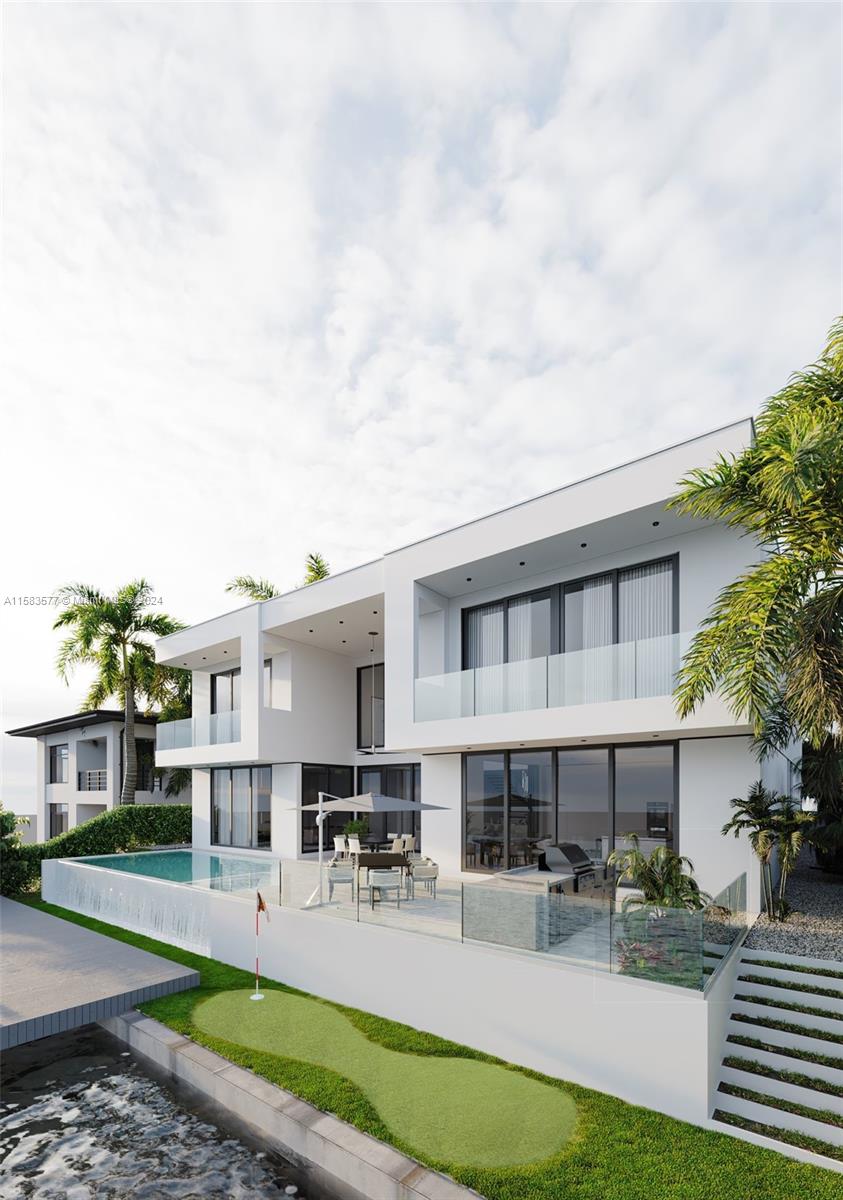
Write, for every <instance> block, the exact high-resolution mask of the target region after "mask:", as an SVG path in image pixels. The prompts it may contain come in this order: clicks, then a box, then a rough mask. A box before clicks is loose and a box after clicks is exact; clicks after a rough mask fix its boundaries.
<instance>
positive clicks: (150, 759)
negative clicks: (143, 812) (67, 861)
mask: <svg viewBox="0 0 843 1200" xmlns="http://www.w3.org/2000/svg"><path fill="white" fill-rule="evenodd" d="M156 720H157V718H156V717H154V716H153V717H137V718H136V721H135V745H136V747H137V755H138V784H137V791H136V793H135V802H136V803H137V804H159V803H163V802H164V801H166V800H167V797H166V795H165V789H166V786H167V779H166V776H165V777H164V778H161V776H159V775H156V774H155V724H156ZM124 725H125V722H124V717H123V713H122V711H120V710H119V709H117V710H111V709H94V710H92V711H90V712H82V713H74V714H73V715H72V716H70V717H59V718H57V719H55V720H52V721H42V722H39V723H38V724H36V725H22V726H21V727H20V728H19V729H9V730H7V733H8V734H9V735H10V736H11V737H30V738H35V739H36V740H37V742H38V758H37V768H36V770H37V792H36V795H37V800H36V803H37V821H38V840H39V841H46V839H47V838H51V837H55V836H56V834H58V833H64V832H65V831H66V830H68V829H73V828H74V827H75V826H76V825H79V824H81V822H82V821H87V820H88V819H89V818H90V817H96V816H98V815H99V814H100V813H102V812H105V811H106V809H109V808H114V807H116V806H117V805H118V804H119V803H120V792H121V789H122V784H123V729H124ZM179 800H180V801H181V802H182V803H189V801H190V789H189V788H188V789H186V790H185V791H184V792H183V793H181V794H180V796H179ZM30 828H31V827H30Z"/></svg>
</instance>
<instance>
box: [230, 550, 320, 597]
mask: <svg viewBox="0 0 843 1200" xmlns="http://www.w3.org/2000/svg"><path fill="white" fill-rule="evenodd" d="M330 574H331V568H330V567H329V566H328V563H327V562H326V561H325V559H324V558H323V556H322V555H321V554H308V556H307V559H306V561H305V576H304V579H303V580H302V583H301V586H302V587H307V585H308V584H310V583H318V582H319V580H320V579H327V578H328V576H329V575H330ZM225 590H226V591H227V592H235V593H236V594H237V595H238V596H245V597H246V599H247V600H273V599H274V598H275V597H276V596H280V595H281V590H280V589H279V588H277V587H276V586H275V584H274V583H271V582H270V581H269V580H268V579H256V578H255V577H254V575H235V576H234V578H233V579H232V580H230V581H229V582H228V583H227V584H226V585H225Z"/></svg>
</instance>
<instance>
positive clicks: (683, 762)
mask: <svg viewBox="0 0 843 1200" xmlns="http://www.w3.org/2000/svg"><path fill="white" fill-rule="evenodd" d="M752 436H753V430H752V423H751V421H749V420H745V421H740V422H738V423H736V424H733V425H730V426H728V427H726V428H724V429H719V430H717V431H715V432H712V433H708V434H705V435H703V436H700V437H697V438H694V439H692V440H690V441H688V442H684V443H682V444H681V445H677V446H672V447H670V448H668V449H666V450H663V451H660V452H658V453H655V454H651V455H648V456H646V457H644V458H641V459H638V460H636V461H634V462H630V463H627V464H625V465H623V466H621V467H618V468H616V469H613V470H608V471H604V472H602V473H600V474H598V475H596V476H593V477H591V478H588V479H583V480H581V481H579V482H577V483H573V484H571V485H569V486H566V487H563V488H560V489H559V490H557V491H553V492H550V493H548V494H546V495H543V496H539V497H536V498H535V499H533V500H528V501H526V502H524V503H521V504H517V505H514V506H512V507H510V508H506V509H504V510H502V511H500V512H496V513H492V514H491V515H489V516H487V517H483V518H481V519H479V520H476V521H472V522H469V523H468V524H465V525H461V526H459V527H457V528H455V529H451V530H448V531H446V532H444V533H441V534H438V535H436V536H433V537H430V538H426V539H424V540H423V541H421V542H417V543H415V544H413V545H409V546H405V547H402V548H401V549H399V550H395V551H392V552H391V553H388V554H386V555H384V557H383V558H381V559H378V560H376V561H374V562H369V563H366V564H364V565H363V566H360V567H357V568H355V569H352V570H349V571H345V572H343V573H341V574H337V575H334V576H331V577H329V578H327V579H325V580H323V581H321V582H319V583H316V584H312V585H311V586H309V587H303V588H299V589H297V590H296V591H293V592H290V593H288V594H286V595H282V596H279V597H277V598H275V599H272V600H267V601H264V602H262V603H256V604H251V605H248V606H246V607H244V608H240V609H238V610H236V611H234V612H230V613H226V614H225V615H223V616H220V617H217V618H215V619H213V620H210V621H205V622H203V623H202V624H199V625H196V626H193V627H191V628H188V629H185V630H183V631H180V632H178V633H176V634H173V635H172V636H170V637H167V638H164V639H162V640H161V641H160V642H159V643H158V646H157V657H158V660H159V661H160V662H162V663H166V664H168V665H171V666H177V667H186V668H188V669H190V670H191V671H192V674H193V706H194V708H193V716H192V718H190V719H189V720H186V721H178V722H173V723H168V724H160V725H159V726H158V728H157V752H156V762H157V764H158V765H159V766H160V767H176V766H178V767H191V768H192V769H193V789H192V790H193V812H194V821H193V844H194V848H210V847H214V846H220V847H240V848H247V849H252V850H262V849H263V850H266V851H270V852H272V853H273V854H274V855H276V856H280V857H282V858H284V859H296V858H302V857H308V856H312V855H313V853H314V851H315V850H316V846H317V843H316V837H317V832H316V827H315V820H314V815H313V813H309V812H302V811H300V807H299V806H300V805H301V804H302V803H308V802H312V801H315V800H316V797H317V793H318V792H319V791H320V790H323V791H326V792H330V793H333V794H336V795H350V794H355V793H360V792H366V791H373V792H382V793H385V794H388V795H392V796H400V797H405V798H416V799H423V800H424V802H426V803H431V804H435V805H438V806H440V809H439V810H438V811H429V812H424V813H421V814H420V815H419V814H412V813H411V814H404V815H403V816H402V817H400V818H399V817H398V816H396V817H395V818H393V819H388V818H381V820H382V822H383V823H384V828H383V829H380V828H378V829H377V830H376V831H375V832H376V833H377V834H378V836H379V838H380V839H383V838H386V837H388V836H389V835H390V834H392V833H393V832H410V831H415V832H417V834H418V835H419V837H420V842H421V848H422V849H423V851H424V853H425V854H426V855H428V856H430V857H431V858H433V859H435V861H436V862H437V863H438V864H439V866H440V870H441V872H442V873H443V875H447V876H449V877H453V878H463V879H468V878H473V877H476V876H477V875H478V874H479V875H482V874H488V875H495V874H497V873H499V872H502V871H504V870H506V869H511V868H513V867H518V866H521V865H529V864H530V863H531V862H532V861H533V859H534V857H535V848H536V846H537V844H538V843H539V842H542V841H548V840H549V841H550V842H554V843H562V842H565V843H575V844H577V845H579V846H581V847H582V848H583V849H584V850H585V852H586V853H587V854H588V856H589V857H590V858H591V859H592V860H593V861H594V862H595V863H601V862H605V859H606V856H607V855H608V853H609V852H610V850H611V849H612V847H613V846H619V845H624V844H625V843H624V837H625V835H626V834H629V833H633V832H634V833H636V834H638V836H639V838H640V839H641V845H642V848H643V849H644V850H649V849H652V848H654V847H656V846H658V845H662V844H666V845H669V846H672V847H673V848H674V849H676V850H677V851H679V852H680V853H682V854H686V855H689V856H690V857H691V859H692V860H693V862H694V865H695V868H696V873H697V877H698V879H699V881H700V884H701V886H702V887H703V888H704V889H706V890H707V891H709V892H711V893H712V894H714V893H716V892H717V891H718V890H719V889H720V888H721V887H723V886H725V885H727V884H728V883H729V882H730V881H731V880H733V879H734V878H735V877H736V876H737V875H739V874H740V873H741V872H744V871H745V872H746V873H747V878H748V881H749V884H748V889H749V895H748V907H749V909H750V910H752V911H757V909H758V907H759V886H758V872H757V869H756V867H755V863H754V860H753V856H752V853H751V851H750V848H749V846H748V844H747V843H746V841H745V840H737V841H736V840H734V839H731V838H729V839H725V838H723V837H722V835H721V833H720V830H721V827H722V825H723V823H724V822H725V821H726V820H727V819H728V816H729V814H730V810H729V800H730V798H731V797H733V796H737V795H740V794H743V793H745V792H746V790H747V788H748V787H749V785H750V783H751V782H752V781H753V780H754V779H756V778H758V776H759V774H761V773H762V771H761V767H760V766H759V763H758V761H757V759H756V757H755V755H754V753H753V750H752V746H751V739H750V731H749V728H748V727H747V726H746V725H742V724H740V723H739V722H737V721H736V720H735V719H734V717H733V716H732V714H731V713H730V712H729V710H728V709H727V707H726V706H725V704H724V703H722V702H721V701H720V700H719V699H711V700H708V701H707V702H706V703H705V704H704V705H703V706H702V707H701V708H700V709H699V710H698V711H697V712H696V713H694V715H693V716H692V717H690V718H689V719H687V720H684V721H680V720H679V719H678V718H677V716H676V712H675V708H674V702H673V699H672V697H671V691H672V687H673V680H674V674H675V671H676V668H677V666H678V664H679V662H680V659H681V655H682V651H683V648H684V647H685V646H686V645H687V643H688V640H689V638H690V637H691V635H692V634H693V632H694V630H695V629H697V628H698V626H699V624H700V622H701V620H702V619H703V617H704V616H705V614H706V612H707V610H708V608H709V606H710V604H711V602H712V600H713V599H714V598H715V596H716V595H717V593H718V591H719V590H720V588H721V587H722V586H723V585H725V584H726V583H728V582H729V581H731V580H732V579H734V578H735V577H736V576H737V575H738V574H739V573H740V571H741V570H743V569H744V568H745V567H747V566H748V565H749V564H750V563H752V562H753V561H755V560H757V557H758V550H757V548H756V546H755V545H754V544H753V542H752V541H751V540H750V539H747V538H745V537H741V536H739V535H738V534H737V533H736V532H735V531H734V530H731V529H729V528H727V527H726V526H725V525H722V524H718V523H715V522H711V521H701V520H692V519H689V518H687V517H681V516H678V515H677V514H676V513H675V512H672V511H668V509H667V508H666V503H667V501H668V499H669V498H670V497H671V496H672V495H673V494H674V493H675V491H676V488H677V483H678V481H679V480H680V479H681V478H682V477H683V476H684V475H685V474H686V473H687V472H688V471H689V470H691V469H692V468H694V467H699V466H703V465H707V464H708V463H710V462H712V461H713V460H714V458H715V457H716V456H717V455H718V454H720V453H726V454H728V453H731V452H737V451H739V450H740V449H741V448H742V447H743V446H745V445H746V444H747V443H748V442H749V440H750V439H751V438H752ZM763 773H764V774H765V776H767V778H768V781H769V782H770V783H771V784H772V785H773V786H776V787H777V788H778V789H779V790H782V791H785V790H789V786H790V779H789V764H788V762H787V760H786V759H783V758H780V759H778V760H776V761H773V762H768V763H766V764H765V765H764V768H763ZM332 820H333V821H334V825H333V826H332V825H331V823H330V821H327V822H326V824H325V829H324V837H325V845H326V846H327V847H329V848H331V847H332V836H333V835H334V834H335V833H337V832H339V829H340V827H341V824H342V822H343V821H344V820H345V818H340V817H339V816H335V817H333V818H332ZM387 825H388V826H389V828H387V827H386V826H387ZM393 826H395V828H393Z"/></svg>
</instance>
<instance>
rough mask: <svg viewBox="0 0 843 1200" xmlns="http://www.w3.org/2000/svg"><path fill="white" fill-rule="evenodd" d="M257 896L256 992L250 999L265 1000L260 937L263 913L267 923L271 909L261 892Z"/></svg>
mask: <svg viewBox="0 0 843 1200" xmlns="http://www.w3.org/2000/svg"><path fill="white" fill-rule="evenodd" d="M257 897H258V904H257V908H256V909H255V992H254V995H253V996H250V997H249V999H250V1000H263V995H262V994H261V987H260V983H261V960H260V957H259V955H258V938H259V937H260V931H261V913H263V915H264V916H265V917H266V920H267V923H268V922H269V909H268V908H267V907H266V901H265V900H264V898H263V896H262V895H261V894H260V892H258V893H257Z"/></svg>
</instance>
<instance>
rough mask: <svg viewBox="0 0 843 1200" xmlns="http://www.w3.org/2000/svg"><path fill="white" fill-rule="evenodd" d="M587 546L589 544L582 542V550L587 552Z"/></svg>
mask: <svg viewBox="0 0 843 1200" xmlns="http://www.w3.org/2000/svg"><path fill="white" fill-rule="evenodd" d="M587 545H588V542H580V550H585V548H586V546H587Z"/></svg>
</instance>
